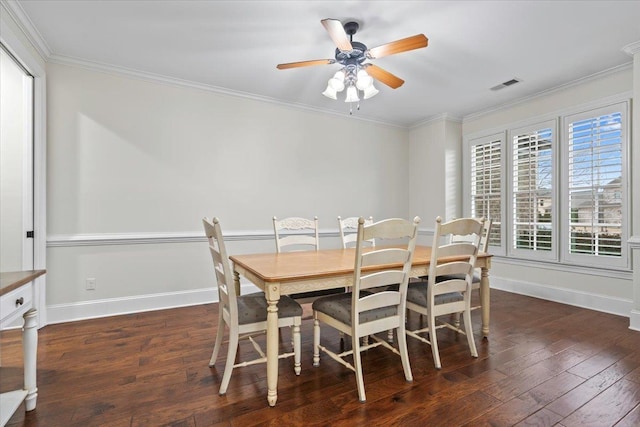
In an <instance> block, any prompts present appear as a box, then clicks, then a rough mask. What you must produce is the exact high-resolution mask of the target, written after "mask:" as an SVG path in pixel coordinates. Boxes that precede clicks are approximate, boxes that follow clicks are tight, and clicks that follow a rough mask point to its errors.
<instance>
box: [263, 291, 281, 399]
mask: <svg viewBox="0 0 640 427" xmlns="http://www.w3.org/2000/svg"><path fill="white" fill-rule="evenodd" d="M265 297H266V298H267V304H268V307H267V401H268V402H269V406H275V405H276V401H277V400H278V300H279V299H280V286H278V285H276V284H272V283H270V284H268V285H267V286H266V287H265Z"/></svg>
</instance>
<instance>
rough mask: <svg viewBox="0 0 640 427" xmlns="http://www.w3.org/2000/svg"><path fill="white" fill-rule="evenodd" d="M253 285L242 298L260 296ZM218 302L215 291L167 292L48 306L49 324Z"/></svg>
mask: <svg viewBox="0 0 640 427" xmlns="http://www.w3.org/2000/svg"><path fill="white" fill-rule="evenodd" d="M257 291H259V289H258V288H257V287H255V286H254V285H252V284H242V294H245V293H251V292H257ZM213 302H218V292H217V291H216V289H215V288H205V289H195V290H191V291H180V292H166V293H160V294H152V295H136V296H131V297H124V298H109V299H102V300H93V301H82V302H77V303H69V304H55V305H50V306H47V317H48V324H50V325H51V324H54V323H65V322H75V321H79V320H87V319H97V318H101V317H109V316H118V315H123V314H131V313H142V312H145V311H155V310H165V309H169V308H178V307H188V306H192V305H200V304H208V303H213Z"/></svg>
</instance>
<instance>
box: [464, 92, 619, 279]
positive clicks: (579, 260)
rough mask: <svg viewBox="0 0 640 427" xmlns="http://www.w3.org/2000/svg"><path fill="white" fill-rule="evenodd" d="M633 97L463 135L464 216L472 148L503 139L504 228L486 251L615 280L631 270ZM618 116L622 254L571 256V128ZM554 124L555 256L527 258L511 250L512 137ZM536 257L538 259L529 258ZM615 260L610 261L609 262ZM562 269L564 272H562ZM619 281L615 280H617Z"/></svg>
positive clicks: (522, 252) (467, 208) (528, 255)
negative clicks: (498, 240) (581, 122)
mask: <svg viewBox="0 0 640 427" xmlns="http://www.w3.org/2000/svg"><path fill="white" fill-rule="evenodd" d="M630 104H631V94H630V93H628V92H626V93H622V94H618V95H614V96H610V97H607V98H603V99H600V100H595V101H592V102H588V103H585V104H581V105H576V106H573V107H568V108H563V109H562V110H557V111H555V112H552V113H548V114H540V115H537V116H531V117H529V118H528V119H526V120H520V121H513V122H508V123H506V124H504V125H501V126H496V127H493V128H491V129H485V130H479V131H476V132H473V133H469V134H466V135H463V144H462V197H463V203H462V208H463V214H464V215H466V216H471V202H472V201H471V185H472V183H471V160H472V159H471V154H472V147H473V146H474V145H476V144H482V143H487V142H489V141H490V140H492V139H496V138H502V149H501V161H502V170H501V174H502V175H501V179H502V182H501V186H502V190H501V191H502V197H501V201H502V209H501V215H502V224H501V230H500V231H501V238H502V244H501V246H500V247H496V246H491V247H490V250H489V252H490V253H491V254H492V255H495V256H497V257H502V258H504V259H505V262H509V263H515V264H519V263H525V264H527V265H532V266H533V265H536V264H542V263H545V264H546V265H548V266H549V267H550V268H552V266H557V268H569V269H575V271H576V272H577V271H585V270H591V271H592V273H593V274H602V275H610V274H613V275H614V276H615V275H616V274H618V273H617V272H619V274H626V273H628V272H629V271H630V268H631V259H630V255H631V254H630V251H629V248H628V244H627V241H628V239H629V232H630V225H631V202H632V200H631V194H630V186H629V179H630V176H631V172H630V170H629V168H630V161H631V159H630V154H631V144H632V142H631V139H630V138H631V120H632V119H631V113H630V108H631V107H630ZM614 112H620V113H621V115H622V119H621V121H622V136H621V137H622V156H623V159H622V178H621V181H622V185H621V187H622V189H621V191H622V223H621V255H620V257H610V256H598V255H583V254H569V249H570V246H569V245H570V244H571V242H570V235H569V230H570V228H569V225H570V219H571V216H570V209H569V171H568V164H569V158H568V154H569V145H568V144H569V139H568V136H569V128H568V126H569V124H570V123H571V122H575V121H578V120H580V119H586V118H593V117H600V116H601V115H606V114H611V113H614ZM551 122H554V123H555V128H553V129H554V131H555V135H554V136H555V138H554V139H555V141H554V142H553V143H554V148H555V150H554V151H553V153H552V155H553V160H552V161H553V162H554V169H553V172H554V176H553V178H552V179H553V181H552V182H553V187H555V188H554V190H553V192H552V194H553V196H552V197H554V199H553V201H552V203H553V206H554V207H555V209H554V211H553V214H552V215H553V217H552V224H553V226H552V227H553V231H552V232H553V233H554V234H553V236H554V239H553V241H552V244H553V245H554V249H555V251H553V250H552V251H551V252H552V253H553V254H554V256H549V257H545V256H544V255H540V256H531V252H543V251H530V250H526V249H525V250H517V251H514V250H509V248H510V246H512V245H511V244H510V243H512V239H513V228H512V227H513V224H512V212H511V203H512V189H513V182H512V181H513V169H512V168H513V165H512V145H513V143H512V142H511V141H512V136H513V135H515V134H517V133H521V132H522V131H523V130H524V129H531V128H534V127H537V128H538V130H539V129H542V127H541V124H543V123H551ZM533 255H538V254H533ZM612 261H613V262H612ZM561 266H564V267H561ZM616 277H617V276H616Z"/></svg>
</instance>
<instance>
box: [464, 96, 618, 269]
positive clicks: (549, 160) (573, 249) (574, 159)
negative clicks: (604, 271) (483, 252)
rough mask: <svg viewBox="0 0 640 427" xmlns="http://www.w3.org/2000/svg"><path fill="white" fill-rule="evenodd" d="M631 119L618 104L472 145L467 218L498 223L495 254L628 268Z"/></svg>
mask: <svg viewBox="0 0 640 427" xmlns="http://www.w3.org/2000/svg"><path fill="white" fill-rule="evenodd" d="M627 111H628V102H626V101H625V102H619V103H616V104H612V105H609V106H606V107H602V108H597V109H592V110H588V111H582V112H579V113H574V112H571V113H570V114H567V115H565V116H560V117H559V118H556V119H552V120H545V121H539V122H537V123H535V122H534V121H533V120H532V121H531V122H530V123H532V124H529V125H527V126H521V127H517V128H516V127H513V128H507V129H505V130H504V132H500V133H495V134H492V135H488V136H482V137H478V138H474V139H468V140H466V141H465V149H464V153H463V162H464V176H463V179H464V198H465V212H466V213H467V214H469V215H470V216H474V217H487V218H491V219H493V221H494V224H495V225H496V226H495V227H494V228H493V230H492V235H491V239H490V247H491V249H492V252H493V253H494V254H496V255H504V256H507V257H512V258H519V259H526V260H544V261H551V262H557V263H566V264H573V265H582V266H589V267H605V268H619V269H627V268H628V267H629V256H628V254H627V250H626V243H625V242H626V241H627V238H628V217H629V206H628V196H629V193H628V188H627V185H626V183H627V170H626V168H627V166H626V165H627V160H626V159H627V150H628V148H629V144H630V141H629V138H628V134H629V132H628V127H629V124H628V121H627V116H628V112H627ZM559 124H562V125H561V126H559ZM559 129H562V132H559V131H558V130H559ZM505 136H506V137H505Z"/></svg>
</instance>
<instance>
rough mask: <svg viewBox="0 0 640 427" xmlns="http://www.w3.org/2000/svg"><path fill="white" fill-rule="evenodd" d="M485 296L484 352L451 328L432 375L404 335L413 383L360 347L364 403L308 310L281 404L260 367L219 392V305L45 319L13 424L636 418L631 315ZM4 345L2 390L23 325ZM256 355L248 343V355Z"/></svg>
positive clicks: (391, 360) (380, 353)
mask: <svg viewBox="0 0 640 427" xmlns="http://www.w3.org/2000/svg"><path fill="white" fill-rule="evenodd" d="M491 304H492V306H491V308H492V311H491V315H492V317H491V336H490V338H489V339H488V340H483V339H480V338H479V334H478V333H476V342H477V346H478V352H479V355H480V357H479V358H478V359H473V358H471V356H470V355H469V352H468V348H467V344H466V339H465V338H464V336H457V335H456V334H455V333H453V332H451V331H444V330H443V331H441V332H440V333H439V342H440V351H441V353H440V354H441V358H442V365H443V368H442V370H440V371H437V370H436V369H434V367H433V361H432V357H431V350H430V348H429V347H428V346H427V345H425V344H421V343H420V342H418V341H417V340H415V339H411V338H409V350H410V357H411V366H412V370H413V376H414V381H413V383H407V382H405V380H404V376H403V374H402V368H401V365H400V359H399V357H398V356H396V355H394V354H393V353H391V352H389V351H388V350H385V349H384V348H380V347H378V348H376V349H372V350H369V351H368V352H366V353H365V354H364V355H363V364H364V370H365V387H366V391H367V402H366V403H359V402H358V394H357V391H356V385H355V376H354V375H353V373H352V372H351V371H349V370H347V369H346V368H344V367H342V366H341V365H339V364H338V363H336V362H334V361H332V360H330V359H329V358H327V357H324V358H323V359H322V362H321V365H320V367H319V368H314V367H312V364H311V359H312V322H311V321H310V320H305V321H304V324H303V328H302V334H303V341H302V349H303V359H302V375H300V376H299V377H296V376H295V375H294V373H293V361H292V359H285V360H281V361H280V377H279V387H278V391H279V396H278V404H277V406H276V407H274V408H270V407H268V405H267V401H266V387H267V384H266V367H265V365H263V364H261V365H254V366H250V367H245V368H238V369H236V370H234V373H233V376H232V378H231V383H230V385H229V390H228V392H227V395H226V396H218V386H219V383H220V379H221V377H222V368H223V366H224V356H225V355H224V351H226V345H225V346H224V347H223V352H222V354H221V356H220V358H219V359H218V364H217V365H216V368H209V367H208V361H209V357H210V355H211V350H212V347H213V339H214V333H215V327H216V323H217V310H218V306H217V304H207V305H201V306H195V307H190V308H179V309H173V310H164V311H156V312H150V313H142V314H132V315H125V316H117V317H111V318H106V319H96V320H88V321H82V322H75V323H67V324H59V325H50V326H47V327H45V328H43V329H41V330H40V336H39V346H38V406H37V409H36V410H35V411H33V412H30V413H26V414H25V412H24V408H20V409H19V410H18V412H17V413H16V414H15V415H14V416H13V418H11V420H10V421H9V424H8V425H9V426H64V427H66V426H101V425H104V426H114V427H119V426H160V425H169V426H210V425H224V426H228V425H232V426H253V425H274V426H288V425H291V426H295V425H305V426H308V425H331V426H343V425H344V426H354V425H368V426H374V425H384V426H389V425H401V426H427V425H433V426H461V425H468V426H482V425H487V426H511V425H518V426H553V425H556V426H565V427H570V426H614V425H615V426H620V427H621V426H638V425H640V332H634V331H631V330H629V329H628V325H629V321H628V319H627V318H623V317H618V316H613V315H609V314H604V313H599V312H595V311H590V310H585V309H580V308H577V307H571V306H567V305H562V304H557V303H553V302H549V301H543V300H538V299H535V298H529V297H525V296H521V295H515V294H510V293H506V292H500V291H493V292H492V294H491ZM307 315H308V313H307ZM479 315H480V313H479V312H478V311H477V310H476V311H475V312H474V314H473V318H474V324H475V326H476V328H475V329H476V331H479V329H480V319H479ZM409 322H410V323H411V324H412V325H414V326H415V324H416V323H418V322H420V318H419V317H418V316H416V315H411V316H410V318H409ZM261 338H262V339H263V338H264V337H261ZM288 341H289V337H288V331H285V332H283V334H282V342H283V343H288ZM1 342H2V348H1V351H2V360H1V362H2V372H1V373H2V375H1V376H0V390H2V391H6V390H9V389H12V388H15V387H19V386H21V383H22V377H21V375H22V368H21V364H22V362H21V357H20V352H21V344H20V333H19V331H5V332H2V333H1ZM323 342H324V343H327V344H328V345H329V346H331V345H333V346H334V347H338V345H339V344H338V343H339V339H338V335H337V333H335V332H333V331H332V330H331V329H328V328H323ZM332 343H333V344H332ZM249 352H253V350H252V348H251V346H250V344H249V343H245V344H243V345H242V346H241V349H240V353H239V354H240V357H242V356H243V355H246V354H247V353H249Z"/></svg>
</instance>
